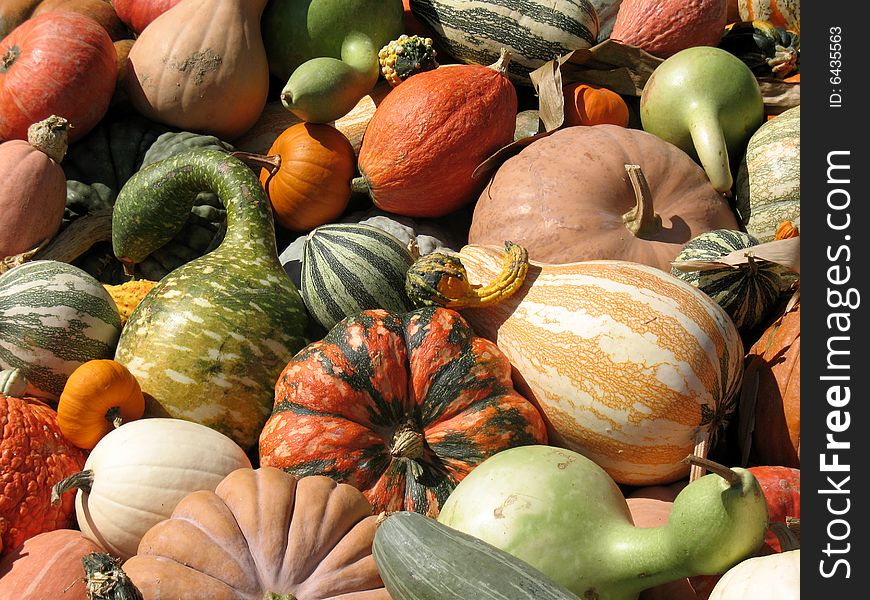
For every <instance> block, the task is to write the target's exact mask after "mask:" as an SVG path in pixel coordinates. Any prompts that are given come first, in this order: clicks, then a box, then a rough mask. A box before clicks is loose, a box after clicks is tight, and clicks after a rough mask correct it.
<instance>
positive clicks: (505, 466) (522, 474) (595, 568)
mask: <svg viewBox="0 0 870 600" xmlns="http://www.w3.org/2000/svg"><path fill="white" fill-rule="evenodd" d="M722 469H723V472H724V473H725V475H726V476H727V477H729V478H730V480H726V479H724V478H723V477H721V476H719V475H714V474H710V475H705V476H703V477H700V478H698V479H697V480H695V481H693V482H692V483H690V484H689V485H688V486H686V488H684V489H683V491H682V492H680V494H679V495H678V496H677V498H676V500H675V501H674V505H673V508H672V512H671V517H670V520H669V522H668V523H667V524H666V525H663V526H661V527H657V528H651V529H643V528H639V527H635V526H634V524H633V522H632V518H631V514H630V512H629V509H628V505H627V503H626V501H625V498H624V496H623V495H622V492H621V491H620V489H619V487H618V486H617V485H616V483H615V482H614V481H613V480H612V479H611V478H610V476H609V475H607V473H606V472H605V471H604V470H603V469H601V467H599V466H598V465H597V464H595V463H594V462H593V461H591V460H590V459H588V458H586V457H585V456H583V455H582V454H578V453H576V452H572V451H571V450H567V449H563V448H557V447H552V446H540V445H530V446H519V447H517V448H511V449H509V450H504V451H502V452H499V453H497V454H494V455H493V456H491V457H490V458H488V459H487V460H485V461H484V462H482V463H481V464H479V465H478V466H477V467H475V468H474V469H473V470H472V471H471V472H470V473H469V474H468V476H467V477H465V479H463V480H462V481H460V482H459V484H458V485H457V486H456V488H455V489H454V490H453V492H452V493H451V494H450V496H448V498H447V500H446V501H445V503H444V505H443V506H442V508H441V513H440V514H439V516H438V521H439V522H441V523H443V524H445V525H448V526H450V527H452V528H454V529H458V530H459V531H462V532H464V533H467V534H469V535H472V536H475V537H477V538H479V539H481V540H483V541H485V542H488V543H489V544H492V545H493V546H496V547H497V548H500V549H502V550H504V551H506V552H508V553H510V554H512V555H514V556H516V557H517V558H520V559H522V560H524V561H526V562H527V563H529V564H531V565H532V566H533V567H535V568H537V569H538V570H539V571H541V572H543V573H544V574H545V575H547V576H549V577H550V578H552V579H554V580H555V581H557V582H559V583H561V584H562V585H564V586H565V587H567V588H568V589H569V590H571V591H572V592H574V593H575V594H577V595H578V596H579V597H581V598H596V599H597V600H635V599H636V598H637V597H638V595H639V594H640V592H641V591H643V590H644V589H646V588H649V587H653V586H656V585H659V584H662V583H666V582H668V581H673V580H676V579H680V578H683V577H689V576H694V575H714V574H719V573H724V572H725V571H726V570H728V569H729V568H730V567H732V566H733V565H735V564H737V563H738V562H739V561H741V560H743V559H745V558H748V557H750V556H752V555H753V554H754V553H755V551H756V550H757V549H758V548H759V547H760V546H761V544H762V542H763V540H764V532H765V530H766V528H767V520H768V512H767V502H766V501H765V498H764V493H763V492H762V490H761V486H760V485H759V483H758V481H757V480H756V479H755V476H754V475H752V473H751V472H749V471H747V470H745V469H739V468H735V469H725V468H724V467H722Z"/></svg>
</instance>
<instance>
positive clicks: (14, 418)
mask: <svg viewBox="0 0 870 600" xmlns="http://www.w3.org/2000/svg"><path fill="white" fill-rule="evenodd" d="M4 373H6V372H4ZM0 456H2V457H3V458H2V460H0V538H2V543H0V546H2V547H3V548H4V550H5V551H7V552H8V551H11V550H14V549H15V548H17V547H18V546H20V545H21V544H23V543H24V542H25V540H27V539H29V538H31V537H33V536H35V535H38V534H40V533H42V532H44V531H52V530H54V529H61V528H64V527H68V526H69V525H70V523H71V519H72V514H73V511H74V510H75V503H74V501H75V494H64V495H63V496H61V501H60V502H59V503H58V504H57V505H52V503H51V487H52V486H53V485H54V484H55V483H56V482H58V481H60V480H61V479H63V478H64V477H69V476H70V475H72V474H73V473H78V472H79V471H81V470H82V469H83V468H84V465H85V455H84V453H83V452H82V451H81V450H80V449H78V448H76V447H75V446H73V445H72V444H71V443H70V442H69V441H68V440H67V439H66V438H65V437H64V436H63V435H62V434H61V432H60V429H59V428H58V426H57V414H56V413H55V412H54V410H52V408H51V407H50V406H48V405H47V404H45V403H43V402H41V401H40V400H37V399H35V398H27V397H25V398H18V397H15V396H7V395H4V394H3V393H0Z"/></svg>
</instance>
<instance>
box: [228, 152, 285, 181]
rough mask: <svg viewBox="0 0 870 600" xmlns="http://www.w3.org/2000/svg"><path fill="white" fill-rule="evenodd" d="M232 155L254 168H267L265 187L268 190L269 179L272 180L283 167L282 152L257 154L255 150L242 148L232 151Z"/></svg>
mask: <svg viewBox="0 0 870 600" xmlns="http://www.w3.org/2000/svg"><path fill="white" fill-rule="evenodd" d="M230 156H232V157H233V158H238V159H239V160H240V161H242V162H243V163H245V164H246V165H248V166H249V167H251V168H252V169H254V170H256V169H266V171H267V172H268V173H269V176H268V177H267V178H266V181H265V182H263V187H264V188H265V189H266V190H268V189H269V181H271V180H272V178H273V177H274V176H275V174H276V173H277V172H278V170H279V169H280V168H281V155H280V154H255V153H254V152H242V151H241V150H237V151H235V152H230Z"/></svg>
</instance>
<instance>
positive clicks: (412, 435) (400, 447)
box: [390, 419, 423, 460]
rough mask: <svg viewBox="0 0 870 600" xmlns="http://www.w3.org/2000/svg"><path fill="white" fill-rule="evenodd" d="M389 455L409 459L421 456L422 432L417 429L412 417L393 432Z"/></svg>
mask: <svg viewBox="0 0 870 600" xmlns="http://www.w3.org/2000/svg"><path fill="white" fill-rule="evenodd" d="M390 456H393V457H395V458H407V459H410V460H417V459H418V458H420V457H421V456H423V434H422V433H421V432H420V431H419V430H418V429H417V426H416V424H415V423H414V421H413V419H408V420H407V421H405V423H404V424H403V425H402V426H400V427H399V428H398V429H397V430H396V433H394V434H393V439H392V441H391V442H390Z"/></svg>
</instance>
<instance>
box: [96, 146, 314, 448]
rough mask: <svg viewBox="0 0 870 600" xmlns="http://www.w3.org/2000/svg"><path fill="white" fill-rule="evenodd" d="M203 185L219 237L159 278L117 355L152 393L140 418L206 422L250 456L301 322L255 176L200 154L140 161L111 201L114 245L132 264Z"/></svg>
mask: <svg viewBox="0 0 870 600" xmlns="http://www.w3.org/2000/svg"><path fill="white" fill-rule="evenodd" d="M204 189H209V190H211V191H213V192H214V193H215V194H217V196H218V197H219V198H220V199H221V202H222V204H223V206H224V208H225V209H226V211H227V229H226V235H225V237H224V239H223V241H222V242H221V244H220V245H219V246H218V247H217V248H216V249H215V250H213V251H212V252H210V253H209V254H206V255H204V256H201V257H199V258H196V259H194V260H192V261H190V262H188V263H187V264H185V265H182V266H181V267H179V268H178V269H176V270H174V271H172V272H171V273H170V274H169V275H167V276H166V277H164V278H163V279H161V280H160V281H159V282H158V284H157V285H156V286H155V288H154V289H153V290H152V291H151V293H149V294H148V296H147V297H146V298H145V299H144V300H143V301H142V303H141V304H140V305H139V306H138V307H137V308H136V310H135V311H134V312H133V314H132V315H131V316H130V320H129V321H128V322H127V324H126V326H125V328H124V330H123V333H122V335H121V339H120V340H119V342H118V349H117V353H116V355H115V358H116V360H118V361H119V362H121V363H122V364H124V365H126V366H127V368H129V369H130V371H131V372H132V373H133V374H134V375H135V376H136V377H137V379H138V380H139V384H140V385H141V387H142V391H143V392H144V393H145V394H147V395H148V396H151V397H152V398H148V404H147V406H146V414H148V415H152V416H157V415H161V416H166V415H169V416H171V417H175V418H182V419H187V420H190V421H195V422H198V423H201V424H203V425H207V426H209V427H212V428H214V429H216V430H218V431H220V432H222V433H224V434H226V435H228V436H229V437H231V438H232V439H233V440H235V441H236V442H237V443H238V444H239V445H240V446H242V447H243V448H245V449H249V448H251V447H253V446H254V445H255V443H256V441H257V437H258V435H259V432H260V429H261V428H262V425H263V423H265V421H266V419H267V418H268V416H269V414H270V413H271V411H272V402H273V398H274V387H275V382H276V381H277V379H278V375H279V374H280V372H281V370H282V369H283V368H284V367H285V366H286V364H287V362H288V361H289V360H290V358H291V357H292V356H293V355H294V354H295V353H296V352H297V351H298V350H300V349H301V348H302V347H303V346H304V345H305V344H306V343H307V340H306V339H305V337H304V331H305V327H306V326H307V323H308V315H307V313H306V311H305V307H304V305H303V304H302V299H301V297H300V295H299V292H298V291H297V289H296V287H295V286H294V285H293V283H292V282H291V281H290V279H289V277H287V275H286V273H285V272H284V270H283V269H282V267H281V264H280V262H279V261H278V256H277V250H276V245H275V228H274V222H273V220H272V213H271V210H270V208H269V202H268V200H267V198H266V196H265V193H264V192H263V188H262V187H261V186H260V184H259V181H258V180H257V178H256V176H255V175H254V174H253V172H252V171H251V169H250V168H249V167H248V166H246V165H245V164H244V163H242V162H241V161H240V160H238V159H237V158H234V157H232V156H230V155H228V154H226V153H225V152H221V151H219V150H210V149H204V150H192V151H188V152H184V153H182V154H178V155H176V156H172V157H169V158H166V159H164V160H161V161H158V162H156V163H154V164H152V165H149V166H148V167H145V168H143V169H141V170H140V171H139V172H137V173H136V174H135V175H134V176H133V177H131V178H130V180H129V181H128V182H127V183H126V184H125V185H124V187H123V188H122V189H121V192H120V193H119V194H118V199H117V201H116V203H115V208H114V212H113V215H112V245H113V249H114V252H115V256H117V257H118V259H119V260H120V261H121V262H123V263H124V264H125V265H127V266H128V267H133V266H134V265H135V264H136V263H138V262H139V261H141V260H142V259H143V258H145V257H146V256H148V255H149V254H150V253H151V252H152V251H153V250H154V249H155V248H158V247H160V246H161V245H162V244H164V243H165V242H167V241H168V240H171V239H172V238H173V236H174V235H175V234H176V233H177V231H178V229H179V228H180V227H181V226H182V224H183V223H184V219H185V218H186V216H187V214H188V213H189V212H190V209H191V206H192V205H193V202H194V199H195V197H196V195H197V194H198V193H199V192H200V191H201V190H204ZM146 398H147V396H146Z"/></svg>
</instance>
